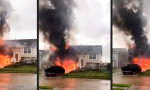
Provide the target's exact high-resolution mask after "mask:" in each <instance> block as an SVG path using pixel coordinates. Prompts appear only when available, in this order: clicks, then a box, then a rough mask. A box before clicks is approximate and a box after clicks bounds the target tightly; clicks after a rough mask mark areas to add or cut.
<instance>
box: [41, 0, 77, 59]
mask: <svg viewBox="0 0 150 90" xmlns="http://www.w3.org/2000/svg"><path fill="white" fill-rule="evenodd" d="M49 2H50V5H49V7H42V8H40V11H39V19H40V21H39V23H40V30H41V32H42V33H43V35H44V37H45V39H46V40H47V41H48V42H49V43H50V44H52V45H54V46H56V47H57V51H56V55H57V56H58V57H59V58H60V59H64V58H66V57H68V55H69V56H74V54H72V52H74V50H73V49H70V48H69V49H68V50H66V42H67V35H68V34H69V31H70V29H71V27H72V23H73V8H74V6H75V3H74V1H73V0H49Z"/></svg>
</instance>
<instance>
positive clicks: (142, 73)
mask: <svg viewBox="0 0 150 90" xmlns="http://www.w3.org/2000/svg"><path fill="white" fill-rule="evenodd" d="M139 76H150V70H147V71H145V72H141V73H140V74H139Z"/></svg>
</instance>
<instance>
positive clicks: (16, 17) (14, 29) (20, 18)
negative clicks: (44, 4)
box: [4, 0, 37, 39]
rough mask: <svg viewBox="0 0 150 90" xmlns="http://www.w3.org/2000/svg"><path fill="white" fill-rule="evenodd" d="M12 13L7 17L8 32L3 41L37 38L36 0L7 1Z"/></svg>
mask: <svg viewBox="0 0 150 90" xmlns="http://www.w3.org/2000/svg"><path fill="white" fill-rule="evenodd" d="M9 1H10V4H11V5H12V12H11V14H10V15H9V17H8V24H9V26H10V32H9V33H8V34H6V35H5V37H4V38H5V39H36V38H37V0H9Z"/></svg>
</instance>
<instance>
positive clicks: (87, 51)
mask: <svg viewBox="0 0 150 90" xmlns="http://www.w3.org/2000/svg"><path fill="white" fill-rule="evenodd" d="M71 47H72V48H74V49H75V50H76V51H77V52H78V56H79V61H78V63H77V67H78V68H80V69H81V68H91V69H98V68H100V67H101V64H102V60H101V59H102V46H100V45H76V46H71Z"/></svg>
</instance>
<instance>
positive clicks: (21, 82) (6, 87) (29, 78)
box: [0, 73, 37, 90]
mask: <svg viewBox="0 0 150 90" xmlns="http://www.w3.org/2000/svg"><path fill="white" fill-rule="evenodd" d="M36 78H37V75H36V74H27V73H0V90H37V85H36V84H37V81H36V80H37V79H36Z"/></svg>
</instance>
